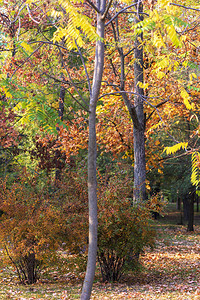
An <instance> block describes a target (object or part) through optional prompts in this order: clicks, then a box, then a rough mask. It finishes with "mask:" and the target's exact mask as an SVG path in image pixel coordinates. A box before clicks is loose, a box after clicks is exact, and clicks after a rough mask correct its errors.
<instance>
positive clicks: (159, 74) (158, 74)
mask: <svg viewBox="0 0 200 300" xmlns="http://www.w3.org/2000/svg"><path fill="white" fill-rule="evenodd" d="M156 75H157V77H158V79H162V78H163V77H165V76H166V75H165V73H164V72H161V71H158V73H157V74H156Z"/></svg>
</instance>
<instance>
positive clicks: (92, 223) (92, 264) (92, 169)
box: [81, 0, 106, 300]
mask: <svg viewBox="0 0 200 300" xmlns="http://www.w3.org/2000/svg"><path fill="white" fill-rule="evenodd" d="M105 7H106V0H97V8H98V10H99V11H100V12H101V13H98V14H97V34H98V35H99V36H100V37H101V40H97V42H96V53H95V64H94V75H93V85H92V92H91V95H90V108H89V110H90V113H89V144H88V201H89V247H88V261H87V270H86V275H85V280H84V283H83V289H82V294H81V300H88V299H90V295H91V291H92V285H93V280H94V275H95V268H96V255H97V223H98V221H97V180H96V156H97V149H96V105H97V100H98V97H99V91H100V87H101V81H102V75H103V67H104V42H103V40H102V39H103V38H104V26H105V25H104V23H105V22H104V18H102V15H103V13H104V11H105Z"/></svg>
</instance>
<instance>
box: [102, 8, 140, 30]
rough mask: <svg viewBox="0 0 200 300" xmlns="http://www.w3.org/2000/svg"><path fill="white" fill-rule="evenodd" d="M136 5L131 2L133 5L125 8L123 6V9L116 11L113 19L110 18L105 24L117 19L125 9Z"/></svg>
mask: <svg viewBox="0 0 200 300" xmlns="http://www.w3.org/2000/svg"><path fill="white" fill-rule="evenodd" d="M135 5H136V3H134V4H131V5H129V6H127V7H125V8H123V9H121V10H120V11H118V12H117V13H116V15H115V16H114V17H113V18H112V19H110V20H109V21H108V22H107V23H106V24H105V26H107V25H108V24H110V23H111V22H112V21H113V20H114V19H116V18H117V17H118V16H119V14H121V13H123V12H124V11H125V10H127V9H129V8H131V7H133V6H135Z"/></svg>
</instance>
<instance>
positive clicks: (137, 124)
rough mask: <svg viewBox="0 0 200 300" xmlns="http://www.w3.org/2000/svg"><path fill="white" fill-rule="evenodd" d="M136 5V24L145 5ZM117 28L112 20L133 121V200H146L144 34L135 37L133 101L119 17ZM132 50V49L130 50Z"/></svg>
mask: <svg viewBox="0 0 200 300" xmlns="http://www.w3.org/2000/svg"><path fill="white" fill-rule="evenodd" d="M134 6H135V8H136V15H137V16H136V17H135V24H136V23H138V22H140V21H142V20H143V14H142V13H143V5H142V2H141V0H135V3H134ZM115 24H116V29H115V26H114V23H113V22H112V21H111V25H112V29H113V34H114V38H115V43H116V49H117V50H118V53H119V56H120V70H121V72H120V77H121V78H120V91H121V92H122V98H123V100H124V103H125V105H126V107H127V109H128V111H129V115H130V117H131V120H132V123H133V127H134V129H133V140H134V142H133V144H134V145H133V148H134V191H133V200H134V202H135V201H144V200H145V199H146V191H145V190H146V184H145V181H146V161H145V117H144V111H143V106H144V103H143V101H144V89H143V88H141V87H140V86H139V85H138V83H139V82H141V83H143V81H144V79H143V77H144V71H143V46H142V45H141V43H142V41H143V35H142V33H141V34H138V35H137V36H136V38H135V44H134V58H135V61H134V94H135V97H134V103H132V102H131V100H130V98H129V96H128V92H125V91H126V89H125V80H126V76H125V63H124V59H125V56H126V55H127V54H124V53H123V48H122V47H119V46H118V45H119V44H120V43H119V42H120V34H119V28H118V18H117V17H116V18H115ZM130 52H132V50H130Z"/></svg>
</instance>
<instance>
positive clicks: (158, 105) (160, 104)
mask: <svg viewBox="0 0 200 300" xmlns="http://www.w3.org/2000/svg"><path fill="white" fill-rule="evenodd" d="M168 101H169V100H164V101H162V102H160V103H158V104H157V105H155V107H156V108H158V107H160V106H162V105H163V104H165V103H166V102H168ZM153 113H154V111H152V112H151V113H150V114H149V116H148V117H147V118H146V121H148V120H149V119H150V118H151V116H152V115H153Z"/></svg>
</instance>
